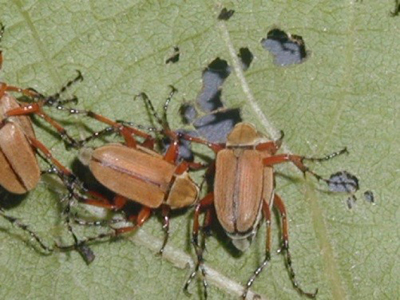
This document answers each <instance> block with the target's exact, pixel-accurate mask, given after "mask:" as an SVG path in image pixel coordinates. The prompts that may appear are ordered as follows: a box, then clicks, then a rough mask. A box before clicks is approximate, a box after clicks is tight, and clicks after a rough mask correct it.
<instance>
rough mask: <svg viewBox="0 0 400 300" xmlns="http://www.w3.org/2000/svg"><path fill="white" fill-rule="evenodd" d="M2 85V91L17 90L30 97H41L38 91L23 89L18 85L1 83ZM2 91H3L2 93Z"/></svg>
mask: <svg viewBox="0 0 400 300" xmlns="http://www.w3.org/2000/svg"><path fill="white" fill-rule="evenodd" d="M3 85H4V87H5V89H4V92H17V93H20V94H23V95H25V96H27V97H32V98H37V97H41V95H40V94H39V93H38V92H36V91H34V90H32V89H23V88H20V87H18V86H13V85H7V84H5V83H3ZM4 92H3V94H4Z"/></svg>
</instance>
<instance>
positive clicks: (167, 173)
mask: <svg viewBox="0 0 400 300" xmlns="http://www.w3.org/2000/svg"><path fill="white" fill-rule="evenodd" d="M89 168H90V170H91V172H92V173H93V175H94V176H95V178H96V179H97V180H98V181H99V182H100V183H101V184H103V185H104V186H105V187H107V188H108V189H110V190H112V191H113V192H115V193H116V194H119V195H121V196H123V197H125V198H127V199H129V200H132V201H135V202H138V203H140V204H142V205H145V206H147V207H149V208H158V207H160V206H161V205H162V204H166V205H168V206H169V207H170V208H171V209H178V208H182V207H187V206H189V205H192V204H194V202H195V201H196V200H197V197H198V194H199V189H198V187H197V186H196V184H195V183H194V182H193V180H192V179H191V178H190V177H189V174H188V173H187V172H186V171H185V172H183V173H182V174H175V171H176V169H177V166H176V165H174V164H172V163H170V162H167V161H166V160H164V159H163V157H162V156H161V155H159V154H158V153H156V152H154V151H152V150H150V149H147V148H144V147H139V146H138V147H137V148H129V147H126V146H124V145H121V144H116V143H114V144H108V145H105V146H102V147H99V148H97V149H95V150H93V152H92V153H91V154H90V160H89Z"/></svg>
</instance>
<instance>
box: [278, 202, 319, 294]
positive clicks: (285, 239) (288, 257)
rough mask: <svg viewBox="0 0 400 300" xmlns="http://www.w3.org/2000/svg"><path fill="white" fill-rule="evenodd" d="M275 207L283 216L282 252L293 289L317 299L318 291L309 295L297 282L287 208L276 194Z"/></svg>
mask: <svg viewBox="0 0 400 300" xmlns="http://www.w3.org/2000/svg"><path fill="white" fill-rule="evenodd" d="M274 207H276V208H277V209H278V211H279V214H280V216H281V222H282V239H283V243H282V248H281V250H280V251H283V252H284V253H285V256H286V266H287V268H288V271H289V277H290V280H291V281H292V284H293V287H294V288H295V289H296V290H297V291H298V292H299V293H300V294H301V295H304V296H307V297H309V298H315V296H316V295H317V293H318V289H316V290H315V292H314V293H309V292H305V291H304V290H303V289H302V288H301V287H300V286H299V283H298V282H297V280H296V274H295V272H294V270H293V266H292V258H291V255H290V252H289V225H288V220H287V214H286V208H285V204H284V202H283V200H282V199H281V197H279V196H278V195H276V194H275V196H274Z"/></svg>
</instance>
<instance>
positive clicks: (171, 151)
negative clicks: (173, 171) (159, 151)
mask: <svg viewBox="0 0 400 300" xmlns="http://www.w3.org/2000/svg"><path fill="white" fill-rule="evenodd" d="M178 143H179V142H178V140H177V139H174V140H173V141H172V143H171V144H170V145H169V147H168V150H167V152H166V153H165V155H164V160H165V161H167V162H169V163H171V164H175V161H176V159H177V157H178V155H179V145H178ZM186 169H187V168H186Z"/></svg>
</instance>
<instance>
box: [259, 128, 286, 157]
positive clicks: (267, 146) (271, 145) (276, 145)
mask: <svg viewBox="0 0 400 300" xmlns="http://www.w3.org/2000/svg"><path fill="white" fill-rule="evenodd" d="M283 137H284V133H283V131H281V136H280V137H279V139H277V140H276V141H271V142H265V143H261V144H258V145H257V146H256V149H257V150H260V151H268V152H270V153H271V154H275V153H276V152H277V151H278V150H279V149H280V148H281V146H282V141H283Z"/></svg>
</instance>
